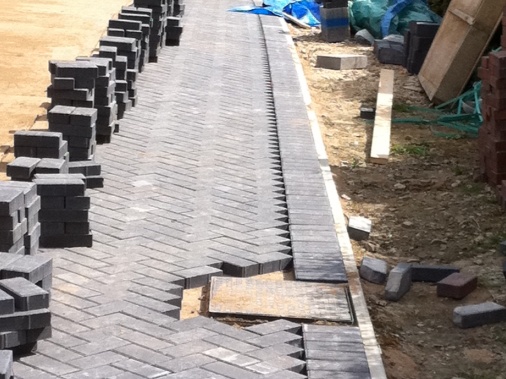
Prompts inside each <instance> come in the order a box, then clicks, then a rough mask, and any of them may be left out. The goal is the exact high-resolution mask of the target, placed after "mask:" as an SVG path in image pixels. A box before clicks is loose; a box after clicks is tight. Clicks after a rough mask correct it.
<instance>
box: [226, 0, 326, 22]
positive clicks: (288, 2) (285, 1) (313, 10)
mask: <svg viewBox="0 0 506 379" xmlns="http://www.w3.org/2000/svg"><path fill="white" fill-rule="evenodd" d="M230 11H232V12H247V13H254V14H264V15H271V16H278V17H283V13H287V14H289V15H290V16H292V17H295V18H296V19H298V20H300V21H302V22H303V23H305V24H307V25H309V26H318V25H320V7H319V5H318V4H317V3H316V2H315V1H314V0H265V1H264V6H263V7H254V6H244V7H236V8H232V9H230Z"/></svg>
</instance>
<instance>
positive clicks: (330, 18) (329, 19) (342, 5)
mask: <svg viewBox="0 0 506 379" xmlns="http://www.w3.org/2000/svg"><path fill="white" fill-rule="evenodd" d="M320 17H321V30H322V32H321V35H322V37H323V39H324V40H325V41H326V42H342V41H344V40H347V39H349V38H350V19H349V13H348V1H347V0H331V1H325V2H323V3H322V6H321V7H320Z"/></svg>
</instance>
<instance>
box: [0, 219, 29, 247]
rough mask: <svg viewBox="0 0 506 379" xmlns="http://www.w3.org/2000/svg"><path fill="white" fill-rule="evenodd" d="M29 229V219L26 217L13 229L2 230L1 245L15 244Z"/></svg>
mask: <svg viewBox="0 0 506 379" xmlns="http://www.w3.org/2000/svg"><path fill="white" fill-rule="evenodd" d="M27 231H28V221H27V220H26V218H25V219H24V220H23V221H21V222H20V223H19V224H17V225H16V227H15V228H14V229H13V230H0V245H14V244H15V243H17V242H18V241H19V240H20V239H22V238H23V236H24V235H25V234H26V232H27Z"/></svg>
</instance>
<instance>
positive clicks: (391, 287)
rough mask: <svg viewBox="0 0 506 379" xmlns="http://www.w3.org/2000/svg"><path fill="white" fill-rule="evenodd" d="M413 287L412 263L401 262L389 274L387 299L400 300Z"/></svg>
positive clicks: (386, 291)
mask: <svg viewBox="0 0 506 379" xmlns="http://www.w3.org/2000/svg"><path fill="white" fill-rule="evenodd" d="M410 289H411V264H409V263H399V264H397V266H395V267H394V268H393V269H392V270H391V271H390V273H389V274H388V280H387V284H386V286H385V299H387V300H390V301H398V300H400V299H401V298H402V297H403V296H404V295H405V294H406V293H408V292H409V290H410Z"/></svg>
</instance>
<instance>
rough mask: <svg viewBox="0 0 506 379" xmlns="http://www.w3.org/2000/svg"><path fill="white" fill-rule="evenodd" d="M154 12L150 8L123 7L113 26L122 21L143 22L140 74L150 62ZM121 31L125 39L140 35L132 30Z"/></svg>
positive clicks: (122, 28)
mask: <svg viewBox="0 0 506 379" xmlns="http://www.w3.org/2000/svg"><path fill="white" fill-rule="evenodd" d="M152 14H153V12H152V10H151V9H149V8H135V7H123V8H122V9H121V12H120V13H119V15H118V20H111V21H115V22H114V23H113V25H118V22H121V21H139V22H141V29H140V30H141V32H142V36H141V38H140V41H141V56H140V63H139V72H142V71H143V70H144V66H145V65H146V64H147V63H148V62H149V51H150V48H149V36H150V35H151V27H152V26H153V19H152ZM109 27H110V28H111V23H109ZM119 29H120V30H124V34H123V37H134V36H135V35H138V33H137V32H135V33H132V32H131V31H129V30H131V29H125V28H124V27H121V28H119Z"/></svg>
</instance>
